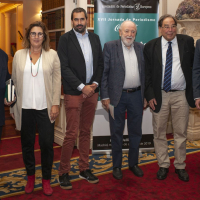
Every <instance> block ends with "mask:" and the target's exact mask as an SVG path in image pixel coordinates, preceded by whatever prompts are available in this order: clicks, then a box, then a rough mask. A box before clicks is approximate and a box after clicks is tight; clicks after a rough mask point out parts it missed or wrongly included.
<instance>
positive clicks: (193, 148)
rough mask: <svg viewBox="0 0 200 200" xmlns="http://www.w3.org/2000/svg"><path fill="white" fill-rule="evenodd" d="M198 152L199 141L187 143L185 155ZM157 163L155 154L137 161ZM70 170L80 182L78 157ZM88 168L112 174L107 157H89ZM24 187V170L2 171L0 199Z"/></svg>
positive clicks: (38, 180) (38, 169)
mask: <svg viewBox="0 0 200 200" xmlns="http://www.w3.org/2000/svg"><path fill="white" fill-rule="evenodd" d="M168 147H169V149H168V152H169V155H170V158H173V156H174V141H173V139H171V140H168ZM196 152H200V140H199V141H187V154H190V153H196ZM153 162H157V160H156V155H155V153H143V155H142V157H141V158H140V160H139V165H146V164H149V163H153ZM122 165H123V169H127V168H128V155H127V154H124V155H123V161H122ZM71 166H72V170H71V173H70V177H71V181H72V182H73V181H78V180H80V179H79V177H78V175H79V168H78V157H75V158H73V159H71ZM58 167H59V161H56V162H54V163H53V169H52V179H51V185H52V186H57V185H59V184H58V181H57V179H58ZM90 168H91V169H92V170H93V173H94V174H96V175H97V176H99V175H103V174H107V173H111V172H112V157H110V158H107V155H90ZM41 177H42V174H41V166H40V165H39V166H37V167H36V182H35V188H36V190H41V186H42V185H41ZM25 185H26V171H25V169H24V168H20V169H15V170H11V171H4V172H1V173H0V198H5V197H9V196H15V195H18V194H23V193H24V187H25Z"/></svg>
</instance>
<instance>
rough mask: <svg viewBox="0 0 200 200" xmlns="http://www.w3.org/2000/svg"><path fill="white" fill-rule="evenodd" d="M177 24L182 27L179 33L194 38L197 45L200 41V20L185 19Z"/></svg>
mask: <svg viewBox="0 0 200 200" xmlns="http://www.w3.org/2000/svg"><path fill="white" fill-rule="evenodd" d="M177 22H178V23H179V24H180V25H181V28H179V30H178V33H180V34H185V35H189V36H191V37H193V38H194V43H195V44H196V41H197V40H198V39H200V19H185V20H178V21H177Z"/></svg>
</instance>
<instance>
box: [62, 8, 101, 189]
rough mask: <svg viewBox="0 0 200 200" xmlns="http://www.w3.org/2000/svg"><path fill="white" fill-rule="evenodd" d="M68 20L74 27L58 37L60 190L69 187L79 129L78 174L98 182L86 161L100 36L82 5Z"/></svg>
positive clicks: (97, 79)
mask: <svg viewBox="0 0 200 200" xmlns="http://www.w3.org/2000/svg"><path fill="white" fill-rule="evenodd" d="M71 22H72V26H73V29H72V30H71V31H69V32H67V33H65V34H64V35H62V36H61V37H60V40H59V45H58V55H59V58H60V61H61V75H62V78H63V79H62V80H63V87H64V100H65V110H66V121H67V128H66V136H65V138H64V142H63V146H62V153H61V160H60V169H59V182H60V186H61V188H63V189H71V188H72V185H71V183H70V180H69V172H70V168H71V166H70V158H71V155H72V151H73V148H74V143H75V140H76V139H77V136H78V131H79V130H80V131H79V153H80V158H79V170H80V175H79V177H80V178H83V179H86V180H87V181H88V182H90V183H97V182H99V179H98V178H97V177H96V176H94V175H93V174H92V172H91V170H90V169H89V163H88V161H89V148H90V130H91V126H92V122H93V118H94V114H95V108H96V104H97V98H98V92H99V84H100V81H101V77H102V72H103V55H102V48H101V44H100V40H99V37H98V36H97V35H96V34H94V33H91V32H90V33H88V31H87V30H86V24H87V13H86V11H85V10H84V9H83V8H75V9H74V10H73V11H72V14H71Z"/></svg>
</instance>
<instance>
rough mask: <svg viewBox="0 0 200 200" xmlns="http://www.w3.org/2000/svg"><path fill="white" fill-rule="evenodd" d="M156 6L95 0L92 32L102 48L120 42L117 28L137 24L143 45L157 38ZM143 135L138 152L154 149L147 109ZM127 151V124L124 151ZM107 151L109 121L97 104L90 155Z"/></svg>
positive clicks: (137, 0)
mask: <svg viewBox="0 0 200 200" xmlns="http://www.w3.org/2000/svg"><path fill="white" fill-rule="evenodd" d="M158 6H159V0H95V1H94V32H95V33H96V34H98V35H99V37H100V40H101V45H102V48H103V46H104V44H105V43H106V42H108V41H111V40H117V39H119V28H120V25H121V23H122V22H123V21H125V20H130V21H133V22H134V23H135V24H136V26H137V35H136V39H135V40H136V41H137V42H140V43H142V44H146V43H147V42H148V41H150V40H152V39H154V38H156V37H158ZM126 121H127V120H126ZM142 132H143V136H142V140H141V143H140V148H153V147H154V146H153V128H152V114H151V112H150V109H149V108H148V109H146V110H144V112H143V122H142ZM128 148H129V139H128V135H127V122H126V123H125V129H124V139H123V149H128ZM107 150H111V140H110V128H109V117H108V113H107V111H105V109H103V108H102V105H101V102H100V101H98V104H97V109H96V113H95V119H94V124H93V153H100V152H104V151H107Z"/></svg>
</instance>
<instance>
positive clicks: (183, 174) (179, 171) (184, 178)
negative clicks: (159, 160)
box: [175, 169, 189, 182]
mask: <svg viewBox="0 0 200 200" xmlns="http://www.w3.org/2000/svg"><path fill="white" fill-rule="evenodd" d="M175 173H176V174H178V177H179V179H180V180H182V181H185V182H188V181H189V175H188V173H187V172H186V171H185V169H175Z"/></svg>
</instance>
